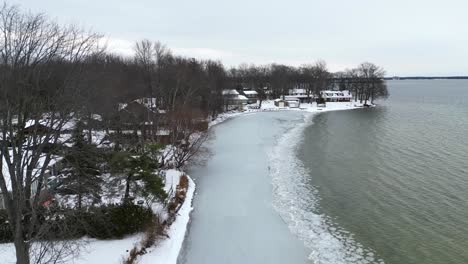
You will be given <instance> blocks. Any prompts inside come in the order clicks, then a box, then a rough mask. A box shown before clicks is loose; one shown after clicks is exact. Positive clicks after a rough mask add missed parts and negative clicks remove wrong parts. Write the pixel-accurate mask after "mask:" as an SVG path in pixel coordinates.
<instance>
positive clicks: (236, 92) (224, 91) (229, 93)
mask: <svg viewBox="0 0 468 264" xmlns="http://www.w3.org/2000/svg"><path fill="white" fill-rule="evenodd" d="M223 95H239V92H238V91H236V90H234V89H230V90H223Z"/></svg>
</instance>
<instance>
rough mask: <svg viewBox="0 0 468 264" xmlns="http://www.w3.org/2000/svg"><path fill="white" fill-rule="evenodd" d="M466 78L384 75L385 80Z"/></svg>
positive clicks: (454, 77)
mask: <svg viewBox="0 0 468 264" xmlns="http://www.w3.org/2000/svg"><path fill="white" fill-rule="evenodd" d="M436 79H437V80H466V79H468V76H406V77H400V76H393V77H386V78H385V80H436Z"/></svg>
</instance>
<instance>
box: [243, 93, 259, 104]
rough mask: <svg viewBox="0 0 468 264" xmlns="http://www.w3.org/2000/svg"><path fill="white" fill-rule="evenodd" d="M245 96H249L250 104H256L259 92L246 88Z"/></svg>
mask: <svg viewBox="0 0 468 264" xmlns="http://www.w3.org/2000/svg"><path fill="white" fill-rule="evenodd" d="M243 93H244V96H245V97H247V103H248V104H256V103H257V100H258V93H257V91H255V90H244V91H243Z"/></svg>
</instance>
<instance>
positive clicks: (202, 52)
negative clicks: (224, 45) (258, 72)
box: [171, 48, 238, 60]
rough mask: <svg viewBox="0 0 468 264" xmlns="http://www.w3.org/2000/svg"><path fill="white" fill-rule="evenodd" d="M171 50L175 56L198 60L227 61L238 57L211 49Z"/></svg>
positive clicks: (227, 52)
mask: <svg viewBox="0 0 468 264" xmlns="http://www.w3.org/2000/svg"><path fill="white" fill-rule="evenodd" d="M171 50H172V51H173V52H174V54H177V55H181V56H186V57H194V58H197V59H212V60H225V59H232V58H234V57H237V56H238V55H236V54H234V53H232V52H229V51H223V50H217V49H210V48H171Z"/></svg>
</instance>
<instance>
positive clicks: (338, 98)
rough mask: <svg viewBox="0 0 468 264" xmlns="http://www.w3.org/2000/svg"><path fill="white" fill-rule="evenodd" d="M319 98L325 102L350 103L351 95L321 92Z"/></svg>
mask: <svg viewBox="0 0 468 264" xmlns="http://www.w3.org/2000/svg"><path fill="white" fill-rule="evenodd" d="M320 95H321V97H322V98H323V99H324V100H325V102H351V99H352V98H353V95H352V94H351V92H350V91H348V90H344V91H331V90H327V91H321V92H320Z"/></svg>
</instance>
